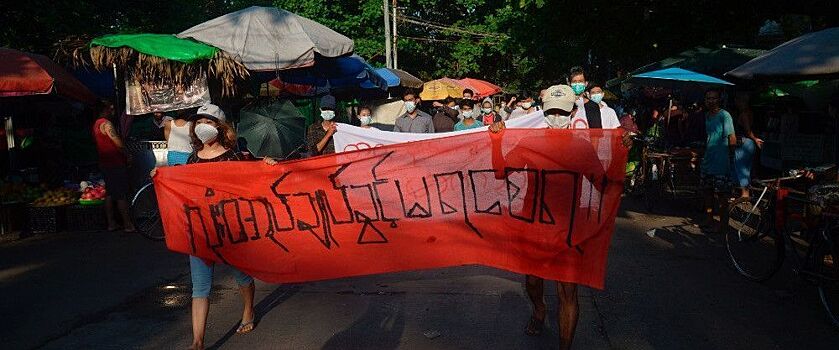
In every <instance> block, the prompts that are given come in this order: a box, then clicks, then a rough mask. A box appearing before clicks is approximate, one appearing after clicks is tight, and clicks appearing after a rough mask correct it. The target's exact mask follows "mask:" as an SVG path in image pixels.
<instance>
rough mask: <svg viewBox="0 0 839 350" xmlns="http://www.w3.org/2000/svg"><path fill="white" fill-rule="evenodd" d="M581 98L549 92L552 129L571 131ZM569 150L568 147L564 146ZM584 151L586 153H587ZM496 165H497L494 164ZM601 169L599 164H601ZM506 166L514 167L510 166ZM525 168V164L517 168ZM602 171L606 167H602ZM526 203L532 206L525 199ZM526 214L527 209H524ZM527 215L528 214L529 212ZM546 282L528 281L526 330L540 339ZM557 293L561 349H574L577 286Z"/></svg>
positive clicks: (496, 128) (567, 90)
mask: <svg viewBox="0 0 839 350" xmlns="http://www.w3.org/2000/svg"><path fill="white" fill-rule="evenodd" d="M576 100H577V97H576V95H575V93H574V91H573V90H572V89H571V87H570V86H568V85H555V86H551V87H550V88H548V89H547V91H546V92H545V97H544V99H543V101H544V113H545V121H546V122H547V124H548V127H550V128H552V129H568V128H570V126H571V117H572V115H574V113H575V112H576V109H577V105H576V103H575V102H576ZM504 128H505V126H504V122H503V121H502V122H498V123H495V124H493V125H491V126H490V131H491V132H493V133H499V132H501V131H502V130H503V129H504ZM564 146H565V147H567V146H568V145H564ZM586 148H587V147H583V148H582V149H586ZM585 159H586V160H589V161H591V160H592V159H593V160H594V161H597V156H596V155H592V156H591V157H586V158H585ZM493 162H494V163H495V161H493ZM598 165H599V164H598ZM505 166H511V164H506V165H505ZM515 166H522V164H515ZM601 169H602V166H601ZM524 203H530V202H529V201H528V200H527V199H525V201H524ZM523 210H525V209H523ZM525 211H526V210H525ZM544 284H545V281H544V279H542V278H540V277H536V276H532V275H527V276H526V277H525V289H526V291H527V296H528V298H529V299H530V302H531V304H532V306H533V314H532V315H531V316H530V320H529V321H528V323H527V327H526V328H525V333H526V334H527V335H530V336H538V335H540V334H541V333H542V330H543V328H544V324H545V319H546V316H547V306H546V305H545V288H544ZM556 289H557V291H556V293H557V297H558V298H559V309H558V310H557V323H558V326H559V342H560V345H559V346H560V349H565V350H567V349H570V348H571V343H572V342H573V340H574V332H575V330H576V328H577V320H578V318H579V309H580V305H579V301H578V299H577V284H576V283H570V282H563V281H557V284H556Z"/></svg>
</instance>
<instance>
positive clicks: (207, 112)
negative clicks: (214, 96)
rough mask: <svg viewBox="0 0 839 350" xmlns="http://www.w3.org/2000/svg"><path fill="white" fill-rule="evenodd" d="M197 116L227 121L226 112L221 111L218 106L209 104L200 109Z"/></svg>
mask: <svg viewBox="0 0 839 350" xmlns="http://www.w3.org/2000/svg"><path fill="white" fill-rule="evenodd" d="M195 114H196V116H205V117H210V118H215V119H217V120H218V121H220V122H223V121H225V117H224V111H222V110H221V108H219V107H218V106H216V105H214V104H212V103H208V104H205V105H203V106H201V107H199V108H198V111H197V112H195Z"/></svg>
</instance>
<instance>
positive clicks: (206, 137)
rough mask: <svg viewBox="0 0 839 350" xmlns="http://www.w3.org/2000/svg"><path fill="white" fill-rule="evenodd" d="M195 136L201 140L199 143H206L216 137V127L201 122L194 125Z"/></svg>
mask: <svg viewBox="0 0 839 350" xmlns="http://www.w3.org/2000/svg"><path fill="white" fill-rule="evenodd" d="M195 136H197V137H198V139H199V140H201V143H203V144H207V143H210V142H213V140H215V139H216V137H218V129H217V128H216V127H214V126H212V125H210V124H204V123H201V124H198V125H196V126H195Z"/></svg>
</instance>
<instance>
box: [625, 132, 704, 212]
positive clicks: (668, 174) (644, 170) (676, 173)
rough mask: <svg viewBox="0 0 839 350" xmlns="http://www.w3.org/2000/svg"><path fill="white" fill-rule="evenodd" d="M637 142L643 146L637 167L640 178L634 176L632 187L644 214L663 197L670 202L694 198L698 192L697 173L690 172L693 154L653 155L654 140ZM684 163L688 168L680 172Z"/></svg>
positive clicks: (651, 209)
mask: <svg viewBox="0 0 839 350" xmlns="http://www.w3.org/2000/svg"><path fill="white" fill-rule="evenodd" d="M640 141H642V142H643V143H644V148H643V151H642V156H641V166H640V167H639V168H640V171H641V175H640V178H638V177H637V176H638V175H637V174H635V176H636V178H634V179H633V185H634V186H635V187H636V188H640V189H642V194H643V196H644V207H645V208H646V209H647V211H648V212H653V210H654V209H655V207H656V206H657V205H660V204H661V199H662V198H664V197H665V195H669V196H670V197H672V199H678V198H695V197H696V196H697V194H698V193H699V192H698V178H699V177H698V174H692V173H693V172H696V170H697V169H696V167H695V166H694V164H695V162H696V160H697V155H696V154H695V153H693V152H692V151H689V150H688V151H685V152H679V153H668V152H655V151H652V148H653V145H654V143H655V142H656V141H655V140H654V139H651V138H646V139H642V140H640ZM684 164H687V165H688V166H689V169H682V167H683V166H684ZM685 170H687V172H685ZM680 175H688V177H692V178H693V179H692V180H694V182H695V183H689V182H688V181H686V178H684V177H680ZM692 175H696V176H692ZM639 184H640V185H639Z"/></svg>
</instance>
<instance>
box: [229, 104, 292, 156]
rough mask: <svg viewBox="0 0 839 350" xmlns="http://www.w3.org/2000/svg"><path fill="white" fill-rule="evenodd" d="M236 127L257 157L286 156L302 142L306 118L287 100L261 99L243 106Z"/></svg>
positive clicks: (249, 149)
mask: <svg viewBox="0 0 839 350" xmlns="http://www.w3.org/2000/svg"><path fill="white" fill-rule="evenodd" d="M237 128H238V134H239V137H240V138H244V139H245V141H246V142H247V148H248V151H250V152H251V154H253V155H254V156H257V157H265V156H269V157H272V158H278V159H284V158H286V157H287V156H289V155H290V154H291V153H292V152H294V151H295V150H296V149H297V148H298V147H300V146H302V145H303V142H304V138H305V136H306V118H305V117H303V115H302V114H300V111H298V110H297V107H294V105H293V104H291V103H290V102H288V101H279V100H276V101H260V102H256V103H254V104H252V105H249V106H247V107H245V108H242V110H241V112H239V124H238V127H237Z"/></svg>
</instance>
